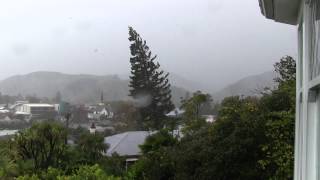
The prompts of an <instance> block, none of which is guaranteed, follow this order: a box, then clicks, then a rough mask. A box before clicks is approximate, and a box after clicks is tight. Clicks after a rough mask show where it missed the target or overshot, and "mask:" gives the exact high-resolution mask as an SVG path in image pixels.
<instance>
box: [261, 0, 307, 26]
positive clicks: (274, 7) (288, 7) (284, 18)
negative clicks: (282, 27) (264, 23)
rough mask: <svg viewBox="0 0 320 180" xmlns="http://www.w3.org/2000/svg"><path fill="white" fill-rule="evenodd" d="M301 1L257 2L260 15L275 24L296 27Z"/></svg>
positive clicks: (263, 0)
mask: <svg viewBox="0 0 320 180" xmlns="http://www.w3.org/2000/svg"><path fill="white" fill-rule="evenodd" d="M300 4H301V0H259V6H260V9H261V13H262V14H263V15H264V16H265V17H266V18H268V19H273V20H274V21H276V22H280V23H285V24H291V25H296V24H297V19H298V13H299V9H300Z"/></svg>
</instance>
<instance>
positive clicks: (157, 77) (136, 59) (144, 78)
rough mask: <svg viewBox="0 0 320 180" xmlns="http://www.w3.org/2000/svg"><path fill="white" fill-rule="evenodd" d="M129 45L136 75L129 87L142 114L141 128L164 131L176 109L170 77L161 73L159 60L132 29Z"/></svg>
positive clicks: (130, 29)
mask: <svg viewBox="0 0 320 180" xmlns="http://www.w3.org/2000/svg"><path fill="white" fill-rule="evenodd" d="M129 41H130V42H131V45H130V51H131V58H130V63H131V74H132V76H130V84H129V87H130V96H132V97H133V98H134V99H135V100H136V102H137V105H138V106H139V110H140V115H141V119H142V121H138V126H139V127H140V128H142V129H149V128H153V129H160V128H162V126H163V122H162V120H163V118H164V117H165V114H166V113H167V112H169V111H171V110H172V109H173V108H174V105H173V103H172V102H171V85H170V83H169V80H168V76H169V74H168V73H164V71H162V70H160V64H159V63H158V62H155V59H156V58H157V56H153V55H152V53H151V51H150V49H149V47H148V46H147V43H146V41H145V40H143V39H142V38H141V37H140V35H139V34H138V33H137V32H136V31H135V30H134V29H133V28H132V27H129Z"/></svg>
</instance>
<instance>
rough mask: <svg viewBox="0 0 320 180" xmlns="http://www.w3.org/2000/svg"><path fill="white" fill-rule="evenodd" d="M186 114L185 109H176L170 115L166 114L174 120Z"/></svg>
mask: <svg viewBox="0 0 320 180" xmlns="http://www.w3.org/2000/svg"><path fill="white" fill-rule="evenodd" d="M184 112H185V110H183V109H180V108H175V109H174V110H172V111H170V112H169V113H168V114H166V116H167V117H172V118H179V117H182V115H183V114H184Z"/></svg>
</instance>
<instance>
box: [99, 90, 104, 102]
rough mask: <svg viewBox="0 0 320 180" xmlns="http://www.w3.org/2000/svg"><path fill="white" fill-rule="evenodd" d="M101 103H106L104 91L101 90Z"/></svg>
mask: <svg viewBox="0 0 320 180" xmlns="http://www.w3.org/2000/svg"><path fill="white" fill-rule="evenodd" d="M100 100H101V103H104V99H103V91H101V97H100Z"/></svg>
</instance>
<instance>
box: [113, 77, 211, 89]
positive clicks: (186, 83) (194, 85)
mask: <svg viewBox="0 0 320 180" xmlns="http://www.w3.org/2000/svg"><path fill="white" fill-rule="evenodd" d="M119 77H120V78H121V79H123V80H128V79H129V74H121V75H119ZM169 80H170V83H171V84H172V85H174V86H176V87H180V88H183V89H186V90H188V91H190V92H195V91H197V90H201V91H204V92H209V91H211V88H209V87H210V86H207V85H205V84H202V83H200V82H196V81H192V80H190V79H187V78H185V77H183V76H181V75H178V74H176V73H172V72H170V75H169Z"/></svg>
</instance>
